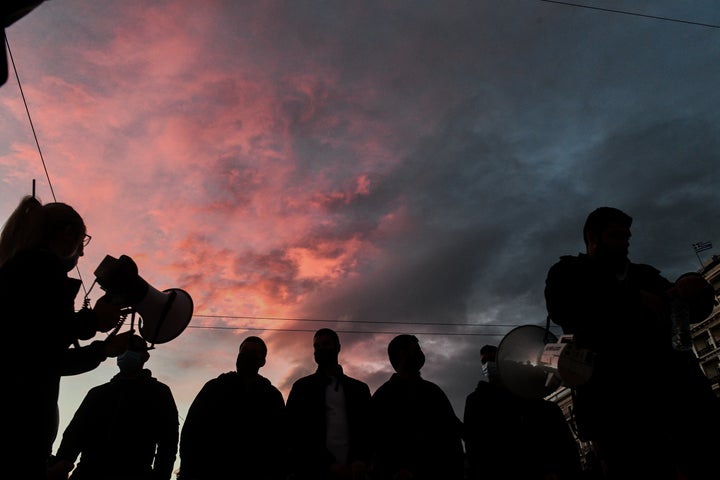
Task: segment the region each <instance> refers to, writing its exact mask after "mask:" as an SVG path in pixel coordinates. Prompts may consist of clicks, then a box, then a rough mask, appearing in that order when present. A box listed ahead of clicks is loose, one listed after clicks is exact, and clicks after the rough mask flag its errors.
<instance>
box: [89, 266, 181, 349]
mask: <svg viewBox="0 0 720 480" xmlns="http://www.w3.org/2000/svg"><path fill="white" fill-rule="evenodd" d="M95 277H96V280H97V282H98V284H99V285H100V287H101V288H102V289H103V290H105V291H106V292H107V293H108V294H109V295H111V296H112V298H113V301H115V302H117V303H118V304H119V305H122V306H123V307H128V309H129V311H131V312H133V313H138V314H139V315H140V317H141V319H142V321H141V322H140V327H139V333H140V336H141V337H142V338H143V339H145V340H146V341H148V342H149V343H151V344H156V343H165V342H169V341H170V340H173V339H174V338H176V337H177V336H178V335H180V334H181V333H182V331H183V330H185V327H187V325H188V324H189V323H190V319H191V318H192V314H193V301H192V298H191V297H190V295H189V294H188V293H187V292H186V291H184V290H182V289H179V288H169V289H167V290H163V291H162V292H161V291H159V290H157V289H156V288H155V287H153V286H152V285H150V284H149V283H148V282H146V281H145V280H144V279H143V278H142V277H141V276H140V275H138V268H137V265H136V264H135V262H134V261H133V259H132V258H130V257H128V256H127V255H121V256H120V258H114V257H112V256H110V255H106V256H105V258H104V259H103V261H102V262H100V265H98V267H97V268H96V269H95Z"/></svg>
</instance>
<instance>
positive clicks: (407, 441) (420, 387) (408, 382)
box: [371, 335, 464, 480]
mask: <svg viewBox="0 0 720 480" xmlns="http://www.w3.org/2000/svg"><path fill="white" fill-rule="evenodd" d="M388 356H389V357H390V364H391V365H392V367H393V369H394V370H395V373H394V374H393V375H392V377H390V379H389V380H388V381H387V382H385V383H384V384H382V385H381V386H380V387H379V388H378V389H377V390H376V391H375V393H374V394H373V396H372V403H371V404H372V410H371V412H372V413H371V414H372V422H371V423H372V425H373V431H372V435H373V447H374V455H373V466H372V470H373V474H372V476H373V478H374V479H376V480H409V479H413V480H437V479H444V480H461V479H462V478H463V470H464V452H463V446H462V423H461V422H460V420H459V419H458V417H457V416H456V415H455V411H454V410H453V407H452V404H451V403H450V400H448V398H447V395H445V392H443V391H442V390H441V389H440V387H438V386H437V385H436V384H434V383H432V382H429V381H428V380H425V379H423V378H422V377H421V376H420V369H422V367H423V365H424V364H425V354H424V353H423V351H422V349H421V348H420V343H419V341H418V339H417V337H415V336H414V335H398V336H396V337H395V338H393V339H392V340H391V341H390V343H389V344H388Z"/></svg>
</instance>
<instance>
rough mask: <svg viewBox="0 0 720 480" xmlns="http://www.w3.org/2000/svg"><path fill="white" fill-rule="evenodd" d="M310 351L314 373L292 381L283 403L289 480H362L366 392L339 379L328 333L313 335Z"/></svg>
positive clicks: (334, 341)
mask: <svg viewBox="0 0 720 480" xmlns="http://www.w3.org/2000/svg"><path fill="white" fill-rule="evenodd" d="M313 349H314V351H315V353H314V356H315V363H317V366H318V367H317V370H316V371H315V373H313V374H312V375H308V376H306V377H302V378H300V379H298V380H296V381H295V383H294V384H293V386H292V389H291V390H290V394H289V395H288V401H287V412H288V420H289V421H290V436H291V437H290V438H291V461H292V470H293V478H294V479H296V480H361V479H364V478H365V475H366V471H367V463H368V460H369V454H370V447H369V443H368V441H369V438H368V432H369V430H368V427H369V425H368V420H369V412H370V388H369V387H368V385H367V384H366V383H365V382H362V381H360V380H357V379H354V378H351V377H348V376H347V375H345V373H343V369H342V366H341V365H340V363H339V361H338V357H339V354H340V338H339V337H338V335H337V333H336V332H335V331H334V330H331V329H329V328H322V329H320V330H318V331H317V332H315V335H314V337H313Z"/></svg>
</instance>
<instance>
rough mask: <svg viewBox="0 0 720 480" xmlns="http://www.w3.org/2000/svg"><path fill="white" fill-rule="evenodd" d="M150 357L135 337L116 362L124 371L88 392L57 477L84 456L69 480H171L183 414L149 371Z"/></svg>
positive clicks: (66, 439) (63, 446) (65, 441)
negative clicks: (180, 417) (146, 365)
mask: <svg viewBox="0 0 720 480" xmlns="http://www.w3.org/2000/svg"><path fill="white" fill-rule="evenodd" d="M149 358H150V353H149V352H148V347H147V344H146V343H145V340H143V339H142V338H141V337H139V336H138V335H133V337H132V339H131V341H130V347H129V348H128V350H127V351H126V352H125V353H123V354H122V355H120V356H118V357H117V365H118V368H119V369H120V372H119V373H117V374H116V375H115V376H114V377H113V378H112V379H111V380H110V381H109V382H108V383H105V384H103V385H99V386H97V387H94V388H91V389H90V391H88V393H87V395H86V396H85V399H84V400H83V401H82V403H81V404H80V407H79V408H78V409H77V411H76V412H75V415H74V416H73V418H72V420H71V421H70V423H69V424H68V426H67V428H66V429H65V431H64V432H63V437H62V441H61V443H60V447H59V448H58V450H57V454H56V455H55V466H54V467H53V469H54V470H55V471H56V472H57V471H63V472H66V473H67V472H69V471H70V470H71V469H72V468H73V464H74V462H75V460H76V459H77V458H78V456H80V461H79V462H78V464H77V467H76V468H75V470H73V472H72V474H71V475H70V480H170V478H171V476H172V470H173V466H174V464H175V458H176V455H177V444H178V431H179V424H178V411H177V407H176V405H175V400H174V398H173V394H172V392H171V390H170V388H169V387H168V386H167V385H165V384H164V383H162V382H160V381H158V380H157V379H155V378H154V377H153V376H152V372H151V371H150V370H149V369H147V368H144V366H145V362H147V361H148V359H149ZM55 478H62V476H61V475H57V476H56V477H55Z"/></svg>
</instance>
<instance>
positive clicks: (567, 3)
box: [540, 0, 720, 28]
mask: <svg viewBox="0 0 720 480" xmlns="http://www.w3.org/2000/svg"><path fill="white" fill-rule="evenodd" d="M540 1H541V2H545V3H557V4H558V5H566V6H568V7H577V8H587V9H589V10H601V11H603V12H610V13H619V14H622V15H631V16H634V17H644V18H652V19H654V20H664V21H666V22H675V23H686V24H688V25H697V26H699V27H708V28H720V25H714V24H712V23H701V22H694V21H692V20H681V19H679V18H671V17H661V16H658V15H646V14H643V13H636V12H628V11H625V10H615V9H613V8H603V7H594V6H592V5H581V4H578V3H571V2H560V1H557V0H540Z"/></svg>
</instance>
